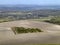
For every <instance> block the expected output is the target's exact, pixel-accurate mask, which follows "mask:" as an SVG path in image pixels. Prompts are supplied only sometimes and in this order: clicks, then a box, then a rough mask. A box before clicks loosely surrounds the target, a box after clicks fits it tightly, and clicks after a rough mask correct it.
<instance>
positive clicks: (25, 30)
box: [12, 27, 42, 34]
mask: <svg viewBox="0 0 60 45" xmlns="http://www.w3.org/2000/svg"><path fill="white" fill-rule="evenodd" d="M12 30H13V32H14V33H15V34H17V33H18V34H19V33H33V32H42V30H41V29H38V28H24V27H12Z"/></svg>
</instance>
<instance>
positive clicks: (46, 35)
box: [0, 20, 60, 45]
mask: <svg viewBox="0 0 60 45" xmlns="http://www.w3.org/2000/svg"><path fill="white" fill-rule="evenodd" d="M15 26H17V27H25V28H39V29H41V30H42V31H44V32H39V33H26V34H18V35H15V34H14V33H13V31H12V30H11V27H15ZM50 43H51V44H59V43H60V25H55V24H50V23H46V22H38V21H31V20H20V21H12V22H4V23H0V45H20V44H50Z"/></svg>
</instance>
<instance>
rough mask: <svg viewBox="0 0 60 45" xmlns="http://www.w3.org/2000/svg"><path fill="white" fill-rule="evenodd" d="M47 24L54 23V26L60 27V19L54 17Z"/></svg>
mask: <svg viewBox="0 0 60 45" xmlns="http://www.w3.org/2000/svg"><path fill="white" fill-rule="evenodd" d="M46 22H50V23H54V24H59V25H60V17H54V18H52V19H50V20H46Z"/></svg>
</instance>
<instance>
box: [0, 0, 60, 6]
mask: <svg viewBox="0 0 60 45" xmlns="http://www.w3.org/2000/svg"><path fill="white" fill-rule="evenodd" d="M0 4H27V5H28V4H31V5H60V0H0Z"/></svg>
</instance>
